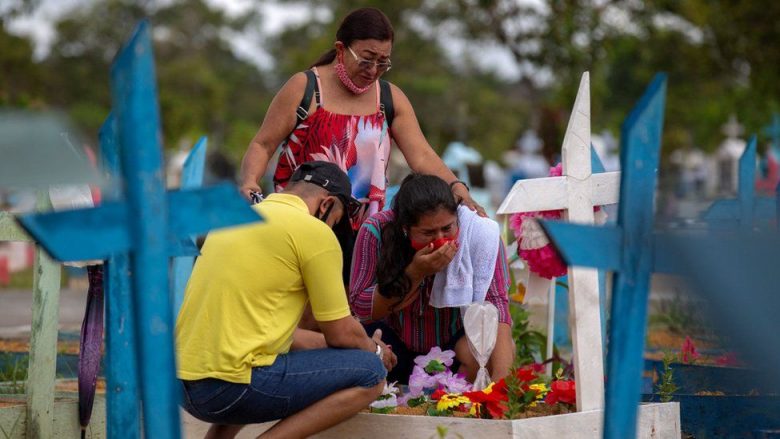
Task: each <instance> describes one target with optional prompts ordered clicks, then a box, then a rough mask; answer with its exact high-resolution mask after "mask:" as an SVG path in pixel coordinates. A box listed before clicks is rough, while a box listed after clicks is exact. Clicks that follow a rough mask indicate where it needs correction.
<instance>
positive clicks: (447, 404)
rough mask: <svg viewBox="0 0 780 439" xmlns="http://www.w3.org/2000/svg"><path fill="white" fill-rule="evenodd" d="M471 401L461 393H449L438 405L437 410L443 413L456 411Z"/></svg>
mask: <svg viewBox="0 0 780 439" xmlns="http://www.w3.org/2000/svg"><path fill="white" fill-rule="evenodd" d="M470 402H471V400H470V399H468V398H466V397H465V396H463V395H461V394H459V393H448V394H446V395H443V396H442V397H441V398H440V399H439V402H437V403H436V410H438V411H440V412H443V411H445V410H450V409H454V408H455V407H458V406H459V405H461V404H468V403H470Z"/></svg>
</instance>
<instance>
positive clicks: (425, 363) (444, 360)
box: [414, 346, 455, 372]
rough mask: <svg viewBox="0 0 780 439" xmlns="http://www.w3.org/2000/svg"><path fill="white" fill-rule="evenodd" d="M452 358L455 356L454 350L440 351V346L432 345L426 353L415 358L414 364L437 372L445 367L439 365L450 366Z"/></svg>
mask: <svg viewBox="0 0 780 439" xmlns="http://www.w3.org/2000/svg"><path fill="white" fill-rule="evenodd" d="M453 358H455V352H454V351H450V350H446V351H442V350H441V348H440V347H438V346H434V347H432V348H431V351H430V352H428V353H427V354H426V355H420V356H418V357H417V358H415V359H414V364H416V365H418V366H420V367H422V368H423V369H425V370H426V371H428V372H439V371H443V370H444V369H446V367H441V366H447V367H449V366H452V361H453ZM431 363H434V364H431Z"/></svg>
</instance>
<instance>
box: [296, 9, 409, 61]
mask: <svg viewBox="0 0 780 439" xmlns="http://www.w3.org/2000/svg"><path fill="white" fill-rule="evenodd" d="M393 38H394V34H393V25H392V24H390V19H388V18H387V15H385V14H384V12H382V11H380V10H379V9H377V8H360V9H355V10H354V11H352V12H350V13H349V15H347V16H346V17H344V20H342V22H341V25H340V26H339V29H338V30H337V31H336V41H341V42H342V43H344V45H345V46H347V47H349V45H350V44H352V42H353V41H356V40H379V41H387V40H390V42H391V43H392V42H393ZM334 59H336V49H331V50H329V51H328V52H326V53H325V54H324V55H322V56H321V57H320V59H318V60H317V61H315V62H314V64H312V65H311V66H310V67H309V68H311V67H317V66H322V65H325V64H330V63H331V62H333V60H334Z"/></svg>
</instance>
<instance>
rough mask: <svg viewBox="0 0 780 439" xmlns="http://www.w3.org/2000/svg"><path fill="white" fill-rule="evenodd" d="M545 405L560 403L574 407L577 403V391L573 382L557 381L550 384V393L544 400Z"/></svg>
mask: <svg viewBox="0 0 780 439" xmlns="http://www.w3.org/2000/svg"><path fill="white" fill-rule="evenodd" d="M544 402H545V403H547V404H550V405H552V404H555V403H558V402H562V403H564V404H571V405H574V404H576V403H577V390H576V386H575V383H574V381H570V380H557V381H553V382H552V383H550V391H549V392H548V393H547V396H546V397H545V398H544Z"/></svg>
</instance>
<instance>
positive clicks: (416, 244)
mask: <svg viewBox="0 0 780 439" xmlns="http://www.w3.org/2000/svg"><path fill="white" fill-rule="evenodd" d="M459 232H460V231H459ZM457 241H458V234H457V233H456V234H455V236H453V237H452V238H447V237H444V238H439V239H434V240H433V241H431V242H418V241H415V240H414V239H411V238H410V239H409V242H410V243H411V245H412V248H413V249H414V250H415V251H420V250H422V249H423V248H425V247H426V246H427V245H430V244H433V249H434V250H437V249H439V248H441V246H443V245H444V244H446V243H448V242H457Z"/></svg>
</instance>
